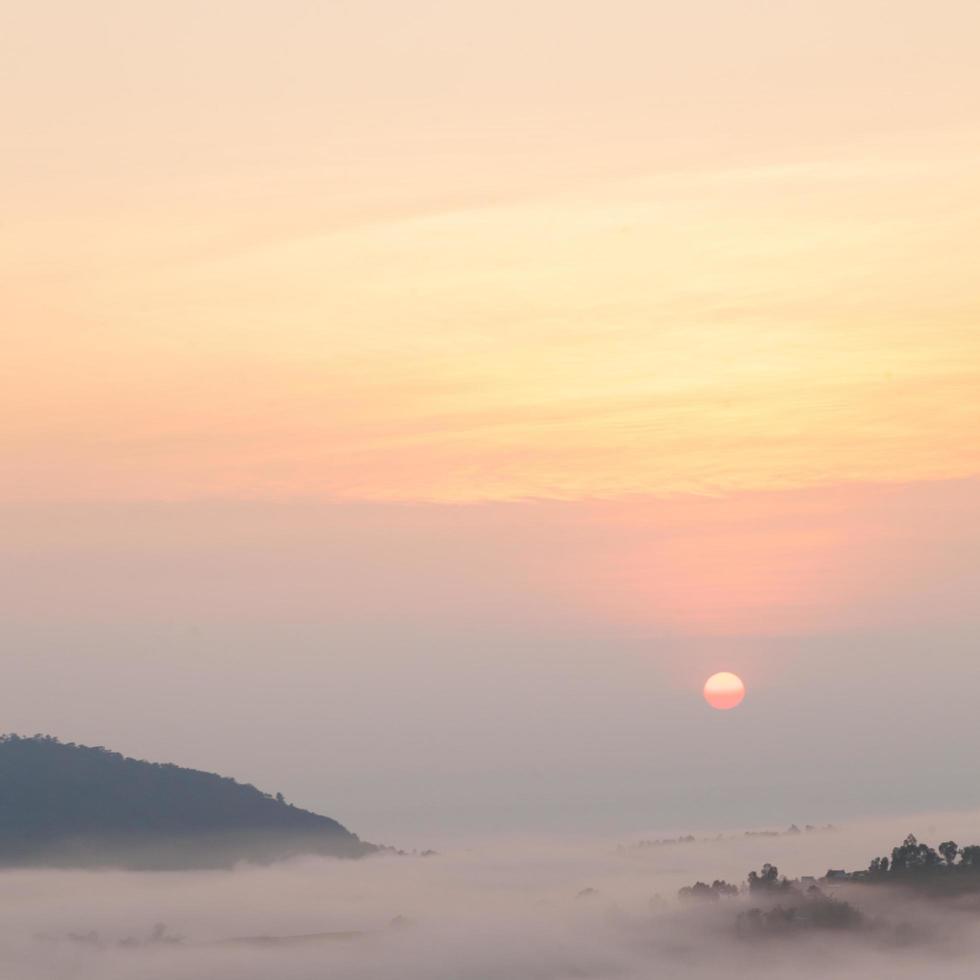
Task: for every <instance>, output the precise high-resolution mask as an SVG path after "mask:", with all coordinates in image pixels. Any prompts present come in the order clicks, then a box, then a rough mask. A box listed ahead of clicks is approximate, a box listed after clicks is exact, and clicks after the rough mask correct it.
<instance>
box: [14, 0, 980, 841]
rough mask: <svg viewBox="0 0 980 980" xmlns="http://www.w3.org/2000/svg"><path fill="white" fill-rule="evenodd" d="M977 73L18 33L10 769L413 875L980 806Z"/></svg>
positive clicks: (189, 17) (944, 25) (733, 36)
mask: <svg viewBox="0 0 980 980" xmlns="http://www.w3.org/2000/svg"><path fill="white" fill-rule="evenodd" d="M978 32H980V8H978V6H977V5H976V4H975V3H973V2H970V0H962V2H960V0H939V2H935V3H930V4H923V3H919V2H903V0H890V2H884V0H882V2H878V0H848V2H846V3H845V2H838V0H824V2H820V3H816V2H813V3H810V2H808V0H804V2H799V3H792V4H787V3H784V2H751V3H748V2H738V3H736V2H726V0H693V2H690V3H685V4H675V3H661V2H649V0H648V2H639V0H636V2H633V0H614V2H612V3H604V4H601V5H600V4H596V3H592V2H576V0H563V2H558V0H537V2H535V3H533V4H527V3H516V2H513V3H512V2H508V0H501V2H498V3H493V4H489V3H479V2H458V3H452V4H449V3H436V2H425V0H419V2H413V3H401V2H396V0H364V2H359V3H348V2H341V0H336V2H328V0H322V2H318V3H317V2H309V0H303V2H300V0H284V2H280V3H276V4H270V3H267V2H257V0H237V2H230V0H214V2H211V3H207V4H199V3H192V2H188V0H174V2H170V3H166V4H163V3H141V4H132V3H126V2H109V0H93V2H91V3H88V4H85V5H80V4H76V3H70V2H67V0H61V2H55V0H37V2H34V3H31V4H13V3H9V4H0V108H2V112H3V118H4V119H5V125H4V128H3V133H2V134H0V141H2V148H3V152H2V153H0V180H2V186H3V188H4V207H3V215H2V219H0V263H2V268H3V270H4V272H3V279H4V287H3V301H2V304H3V316H2V320H3V327H2V335H3V357H2V359H0V408H2V411H0V523H2V527H3V534H2V540H3V544H2V546H0V624H2V625H0V655H2V656H3V658H4V661H5V666H6V670H5V671H4V679H5V683H4V684H3V685H2V687H0V729H4V730H9V731H18V732H21V733H32V732H34V731H44V732H50V733H52V734H56V735H59V736H61V737H63V738H65V739H66V740H73V741H79V742H84V743H86V744H105V745H107V746H109V747H112V748H115V749H118V750H120V751H123V752H125V753H127V754H132V755H136V756H139V757H146V758H151V759H154V760H170V761H175V762H179V763H181V764H184V765H192V766H196V767H200V768H205V769H213V770H216V771H220V772H222V773H226V774H229V775H234V776H236V777H238V778H240V779H243V780H245V781H249V782H254V783H256V784H257V785H260V786H261V787H262V788H263V789H267V790H269V791H273V792H275V791H282V792H284V793H285V794H286V796H287V798H289V799H291V800H294V801H295V802H297V803H299V804H302V805H306V806H309V807H311V808H314V809H318V810H321V811H324V812H326V813H328V814H330V815H331V816H334V817H336V818H338V819H340V820H342V821H343V822H345V823H346V824H347V825H349V826H350V827H351V829H353V830H355V831H356V832H358V833H360V834H361V835H362V836H364V837H366V838H368V839H372V840H383V841H387V842H391V843H395V844H399V845H408V846H414V845H415V844H416V843H418V844H419V845H421V846H433V845H436V844H438V842H439V841H440V840H442V839H445V838H447V837H452V836H454V835H466V834H468V833H477V832H480V833H485V832H495V833H516V832H522V831H524V830H527V829H535V830H548V831H557V832H568V833H575V832H597V831H602V832H605V831H615V832H621V831H626V830H634V829H642V828H661V829H664V830H674V829H676V830H685V829H687V828H694V827H714V828H727V827H732V826H736V825H742V824H753V825H754V824H768V823H770V822H773V821H776V822H784V821H785V822H789V821H790V820H796V821H797V822H816V821H819V820H825V819H841V818H843V817H847V816H864V815H873V814H876V813H886V812H887V813H890V812H896V811H900V812H912V811H916V810H925V809H935V808H944V809H955V808H957V807H972V806H978V805H980V789H977V787H976V786H975V779H972V777H971V775H970V759H969V746H970V744H972V740H974V738H975V704H974V697H973V694H972V692H973V691H975V690H976V688H977V685H978V684H980V666H978V659H977V657H976V650H977V644H978V641H980V609H978V606H977V603H976V595H977V594H978V589H980V572H978V568H980V530H978V528H980V493H978V490H980V323H978V314H980V294H978V289H977V285H976V269H977V268H978V267H980V234H978V228H980V124H978V122H977V120H978V119H980V112H978V110H980V68H978V64H977V60H976V57H975V39H976V37H977V36H978ZM715 670H734V671H736V672H738V673H739V674H740V675H741V676H742V677H743V679H744V680H745V683H746V687H747V690H748V694H747V697H746V700H745V702H744V703H743V705H742V706H741V707H740V708H738V709H737V710H736V711H733V712H728V713H724V714H720V713H719V714H715V713H712V712H711V711H710V709H708V708H707V707H706V706H705V705H704V703H703V701H702V700H701V698H700V689H701V685H702V683H703V680H704V678H705V677H707V675H708V674H709V673H711V672H713V671H715Z"/></svg>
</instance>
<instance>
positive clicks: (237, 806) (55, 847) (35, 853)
mask: <svg viewBox="0 0 980 980" xmlns="http://www.w3.org/2000/svg"><path fill="white" fill-rule="evenodd" d="M376 850H378V848H376V847H375V846H374V845H372V844H367V843H364V842H363V841H361V840H359V839H358V838H357V836H356V835H355V834H352V833H350V831H348V830H347V829H346V828H345V827H343V826H341V825H340V824H339V823H337V821H336V820H331V819H330V818H329V817H323V816H320V815H319V814H316V813H311V812H310V811H308V810H301V809H299V808H298V807H294V806H291V805H290V804H288V803H286V802H285V801H284V800H283V799H282V798H281V797H276V798H273V797H271V796H269V795H268V794H266V793H262V792H260V791H259V790H257V789H256V788H255V787H254V786H250V785H246V784H242V783H238V782H236V781H235V780H234V779H229V778H227V777H224V776H218V775H215V774H214V773H209V772H200V771H199V770H196V769H183V768H181V767H180V766H175V765H170V764H161V763H155V762H141V761H138V760H136V759H128V758H126V757H125V756H122V755H120V754H119V753H118V752H110V751H108V750H107V749H104V748H101V747H98V748H89V747H86V746H83V745H74V744H71V743H62V742H60V741H58V740H57V739H56V738H52V737H51V736H47V735H35V736H34V737H32V738H22V737H19V736H17V735H3V736H0V865H8V866H9V865H49V866H59V867H86V866H101V865H116V866H122V867H134V868H192V867H222V866H228V865H231V864H234V863H235V862H236V861H240V860H248V861H259V862H268V861H275V860H280V859H282V858H287V857H291V856H294V855H298V854H307V853H310V854H324V855H331V856H336V857H361V856H363V855H366V854H369V853H371V852H373V851H376Z"/></svg>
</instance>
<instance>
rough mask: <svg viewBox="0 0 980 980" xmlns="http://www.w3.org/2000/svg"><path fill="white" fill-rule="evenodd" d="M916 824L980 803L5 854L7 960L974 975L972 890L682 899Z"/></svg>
mask: <svg viewBox="0 0 980 980" xmlns="http://www.w3.org/2000/svg"><path fill="white" fill-rule="evenodd" d="M910 832H912V833H915V834H916V835H917V836H918V837H919V838H920V839H921V840H926V841H928V842H929V843H931V844H936V843H938V842H939V841H941V840H946V839H948V838H953V839H954V840H956V841H958V842H959V843H960V844H969V843H975V842H980V814H959V815H934V816H928V817H917V818H914V819H906V820H901V821H877V822H875V823H863V824H851V825H849V826H842V827H840V828H838V829H837V830H825V831H819V832H813V833H803V834H793V835H782V836H778V837H761V836H758V837H746V836H743V835H742V834H741V832H738V831H733V832H731V834H730V835H728V836H725V837H724V838H722V839H710V840H709V839H699V840H698V841H696V842H693V843H691V842H687V843H677V844H665V845H660V846H647V847H638V848H637V847H628V846H627V847H619V845H621V844H622V845H629V844H632V843H635V841H634V840H625V839H624V840H621V841H616V840H605V841H599V840H568V839H561V840H521V841H513V840H511V841H501V840H496V841H493V842H492V843H486V844H474V845H472V846H469V847H458V848H454V849H448V850H446V851H444V852H443V853H440V854H438V855H435V856H428V857H418V856H403V857H398V856H383V857H377V858H370V859H367V860H362V861H336V860H327V859H309V860H303V861H297V862H292V863H288V864H281V865H277V866H272V867H265V868H258V867H242V868H239V869H237V870H235V871H229V872H211V871H209V872H179V873H126V872H114V871H113V872H109V871H106V872H76V871H27V870H16V871H7V872H3V873H0V895H2V907H0V976H3V977H4V978H5V980H64V978H67V977H71V978H78V980H89V978H91V980H96V978H98V980H117V978H118V980H123V978H125V980H142V978H160V980H164V978H166V980H184V978H188V980H189V978H194V980H197V978H205V977H206V978H209V980H225V978H227V980H232V978H234V980H253V978H254V980H260V978H261V980H269V978H278V980H294V978H295V980H299V978H303V980H307V978H315V977H331V978H348V977H349V978H356V980H362V978H363V980H384V978H388V977H391V978H396V977H397V978H399V980H469V978H480V980H498V978H499V980H531V978H541V980H548V978H564V977H576V978H595V980H600V978H612V977H617V978H627V980H628V978H634V977H635V978H641V977H642V978H648V977H668V978H672V977H715V976H733V975H741V974H746V975H748V974H749V973H751V974H758V973H760V972H769V973H771V974H772V975H773V976H776V975H780V974H781V973H784V972H785V971H788V970H792V972H793V973H794V974H797V973H804V974H806V973H810V974H813V975H817V976H820V975H824V976H834V977H852V976H853V977H864V976H870V977H881V976H889V977H909V978H911V977H922V976H925V975H928V976H930V977H936V976H941V977H951V978H955V977H971V978H972V977H975V976H977V974H978V971H980V902H978V901H977V900H976V898H973V899H971V900H968V901H966V900H963V899H959V900H948V901H946V902H944V903H942V904H939V903H937V902H936V901H935V900H933V901H930V900H928V899H913V898H909V897H907V896H902V895H890V894H888V893H887V892H886V891H884V889H882V888H868V887H867V886H864V887H862V886H859V885H857V886H850V890H849V891H848V887H847V886H841V888H842V891H840V892H838V894H840V895H841V896H842V897H845V898H847V899H848V900H852V901H853V902H855V903H856V904H857V905H859V906H860V907H861V908H862V910H864V911H865V912H867V913H868V914H869V915H870V916H872V917H873V919H874V921H875V922H876V923H878V927H876V928H875V929H873V930H867V931H860V932H848V931H836V930H835V931H806V932H797V933H794V934H792V935H787V936H775V937H766V938H758V937H755V938H746V937H745V936H744V935H743V936H741V937H740V936H739V935H738V934H737V933H736V930H735V919H736V916H737V913H738V910H739V909H740V908H748V907H749V906H750V905H751V904H753V902H752V900H750V899H749V898H748V897H739V898H730V899H722V900H720V901H717V902H705V903H692V902H688V903H682V902H679V901H678V899H677V890H678V889H679V888H680V887H682V886H684V885H689V884H692V883H693V882H695V881H697V880H702V881H707V882H709V883H710V882H711V881H713V880H714V879H718V878H721V879H726V880H728V881H729V882H735V883H742V882H744V881H745V878H746V874H747V872H748V871H749V870H750V869H758V868H760V867H761V866H762V864H763V863H764V862H767V861H768V862H772V863H773V864H776V865H778V866H779V870H780V873H782V874H786V875H789V876H790V877H797V876H800V875H807V874H812V875H816V876H821V875H823V874H824V873H825V872H826V871H827V869H828V868H847V869H857V868H864V867H866V866H867V863H868V860H869V859H870V858H871V857H873V856H875V855H878V854H886V853H888V852H890V850H891V848H892V846H894V845H895V844H897V843H900V842H901V840H902V838H904V837H905V835H906V834H907V833H910ZM672 836H676V835H674V834H670V833H665V832H653V833H650V834H646V835H641V837H642V838H648V839H654V838H665V837H672ZM872 892H873V894H871V893H872ZM657 896H661V897H660V898H659V899H658V898H657ZM331 933H332V934H335V935H324V934H331ZM303 937H306V938H303ZM235 940H239V941H235Z"/></svg>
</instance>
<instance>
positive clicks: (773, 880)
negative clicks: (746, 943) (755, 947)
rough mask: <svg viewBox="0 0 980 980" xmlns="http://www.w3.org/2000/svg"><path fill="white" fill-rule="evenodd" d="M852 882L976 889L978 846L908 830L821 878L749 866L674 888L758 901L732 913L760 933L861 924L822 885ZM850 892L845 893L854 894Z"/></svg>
mask: <svg viewBox="0 0 980 980" xmlns="http://www.w3.org/2000/svg"><path fill="white" fill-rule="evenodd" d="M845 883H854V884H858V885H862V886H868V885H872V886H873V885H879V886H880V885H897V886H901V887H904V888H914V889H919V890H922V891H923V892H925V893H927V894H929V895H931V896H938V895H943V894H955V895H959V894H963V893H965V892H980V845H977V844H971V845H969V846H967V847H960V846H959V845H958V844H957V843H956V842H955V841H951V840H949V841H943V843H941V844H939V845H938V846H937V847H936V848H932V847H930V846H929V845H927V844H924V843H921V842H920V841H919V840H917V839H916V837H915V836H914V835H913V834H909V836H908V837H906V838H905V840H904V841H903V842H902V843H901V844H899V845H898V846H897V847H894V848H892V851H891V856H890V857H876V858H874V859H873V860H872V861H871V863H870V865H869V867H868V870H867V871H855V872H847V871H834V870H831V871H828V872H827V873H826V875H824V876H823V878H821V879H819V881H818V879H817V878H815V877H810V876H807V877H804V878H800V879H789V878H786V877H785V876H781V875H780V874H779V869H778V868H777V867H776V865H774V864H764V865H763V866H762V868H761V870H759V871H750V872H749V874H748V876H747V878H746V881H745V883H744V884H743V885H741V886H739V885H733V884H730V883H729V882H727V881H723V880H720V879H716V880H715V881H713V882H712V883H711V884H710V885H709V884H707V883H706V882H703V881H698V882H695V883H694V884H693V885H688V886H687V887H685V888H682V889H680V891H679V892H678V893H677V895H678V898H679V899H680V900H681V901H682V902H704V901H708V902H717V901H719V900H722V899H731V898H737V897H741V898H742V899H743V901H748V900H751V901H753V902H755V903H757V904H755V905H753V906H752V907H750V908H747V909H746V908H742V909H741V910H740V911H739V913H738V915H737V918H736V931H737V933H738V934H739V935H741V936H763V935H770V934H780V933H787V932H794V931H798V930H801V929H861V928H865V927H867V926H868V925H869V922H868V920H867V919H866V917H865V915H864V913H862V912H861V910H860V909H859V908H858V907H857V906H856V905H854V904H853V903H852V902H848V901H844V900H843V899H841V898H840V897H839V896H838V895H835V894H831V893H828V892H827V891H826V890H825V888H826V886H828V885H829V886H831V887H832V889H833V886H836V885H838V884H845ZM821 885H823V886H824V887H821ZM854 894H855V893H853V892H852V893H850V894H849V897H853V895H854Z"/></svg>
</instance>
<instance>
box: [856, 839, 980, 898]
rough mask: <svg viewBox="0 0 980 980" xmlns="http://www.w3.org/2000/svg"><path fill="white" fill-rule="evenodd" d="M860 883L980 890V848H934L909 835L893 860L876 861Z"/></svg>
mask: <svg viewBox="0 0 980 980" xmlns="http://www.w3.org/2000/svg"><path fill="white" fill-rule="evenodd" d="M855 878H856V880H858V881H864V882H870V883H877V884H880V883H890V884H901V885H910V886H913V887H928V888H933V889H937V890H943V891H976V890H980V845H978V844H970V845H968V846H967V847H960V846H959V845H958V844H957V843H956V841H951V840H947V841H943V842H942V843H941V844H940V845H939V846H938V847H936V848H932V847H930V846H929V845H928V844H925V843H923V842H922V841H919V840H918V839H917V838H916V837H915V835H914V834H909V836H908V837H906V838H905V840H904V841H902V843H901V844H899V845H898V846H897V847H893V848H892V853H891V858H890V859H889V858H887V857H876V858H874V860H872V862H871V864H870V865H869V866H868V870H867V872H864V873H860V872H859V873H858V874H857V875H856V876H855Z"/></svg>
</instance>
